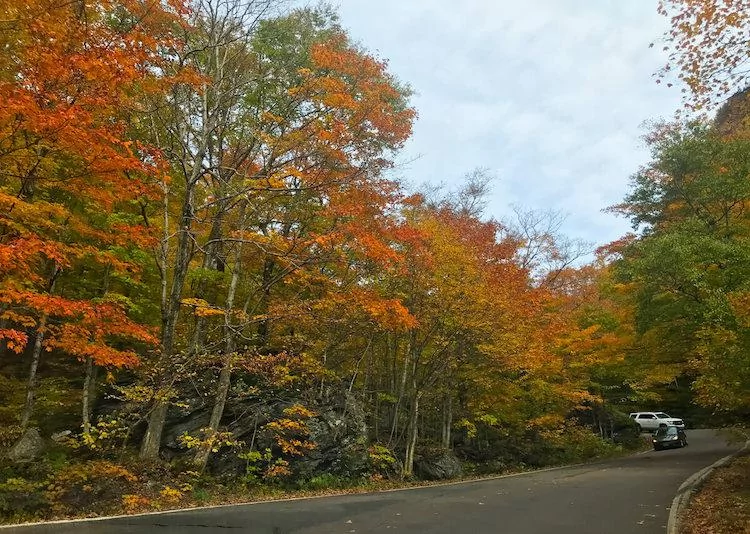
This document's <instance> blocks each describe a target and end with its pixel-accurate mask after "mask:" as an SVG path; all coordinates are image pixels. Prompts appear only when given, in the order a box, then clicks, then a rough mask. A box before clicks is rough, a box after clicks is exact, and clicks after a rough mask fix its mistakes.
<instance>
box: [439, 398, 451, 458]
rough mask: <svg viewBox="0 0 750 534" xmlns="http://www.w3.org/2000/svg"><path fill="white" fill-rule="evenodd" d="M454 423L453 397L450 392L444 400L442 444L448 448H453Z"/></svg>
mask: <svg viewBox="0 0 750 534" xmlns="http://www.w3.org/2000/svg"><path fill="white" fill-rule="evenodd" d="M452 425H453V397H452V396H451V395H450V394H448V395H446V396H445V399H444V400H443V432H442V436H441V437H442V440H441V441H442V445H443V448H444V449H446V450H450V448H451V426H452Z"/></svg>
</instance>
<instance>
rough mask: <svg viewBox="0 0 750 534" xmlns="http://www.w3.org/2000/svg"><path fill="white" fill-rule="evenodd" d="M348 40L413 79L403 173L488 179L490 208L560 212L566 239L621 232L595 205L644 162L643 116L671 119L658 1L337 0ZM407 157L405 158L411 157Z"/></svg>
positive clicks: (624, 226)
mask: <svg viewBox="0 0 750 534" xmlns="http://www.w3.org/2000/svg"><path fill="white" fill-rule="evenodd" d="M333 5H337V6H338V8H339V13H340V15H341V23H342V25H343V26H344V27H345V28H346V29H348V30H349V32H350V35H351V36H352V38H353V39H355V40H357V41H359V42H360V43H361V44H362V45H364V46H365V47H366V48H367V49H368V50H370V51H371V52H373V53H375V54H377V55H378V56H379V57H381V58H383V59H387V60H388V61H389V67H390V68H389V70H390V71H391V72H392V73H393V74H395V75H396V76H397V77H398V78H399V79H400V80H401V81H403V82H407V83H409V84H410V85H411V86H412V88H413V89H414V91H415V96H414V98H413V104H414V106H415V107H416V108H417V110H418V112H419V120H418V122H417V124H416V126H415V129H414V135H413V138H412V139H411V141H410V142H409V143H408V144H407V147H406V150H405V151H404V153H402V154H401V156H400V159H401V161H402V162H407V163H406V165H404V166H403V167H401V168H400V170H399V174H401V175H402V176H403V177H405V178H408V179H409V180H410V181H411V182H414V183H422V182H433V183H440V182H445V183H447V184H450V183H454V184H455V183H457V182H458V181H460V179H461V177H462V176H463V175H464V174H465V173H467V172H469V171H471V170H472V169H474V168H477V167H485V168H487V169H489V170H490V171H491V172H492V173H493V174H494V175H495V176H496V177H497V180H496V181H495V183H494V185H493V193H492V198H491V201H490V204H489V206H488V215H490V216H494V217H495V218H498V219H503V218H505V217H507V216H508V215H509V213H510V206H511V205H512V204H516V205H520V206H523V207H525V208H534V209H553V210H557V211H560V212H563V213H565V214H567V217H568V218H567V222H566V225H565V228H564V231H565V233H566V234H567V235H568V236H569V237H573V238H581V239H585V240H587V241H593V242H595V243H597V244H603V243H607V242H610V241H612V240H614V239H616V238H618V237H620V236H621V235H623V234H624V233H625V232H627V231H628V230H629V225H628V223H627V221H626V220H624V219H622V218H617V217H615V216H613V215H611V214H607V213H602V209H603V208H605V207H606V206H609V205H611V204H614V203H617V202H619V201H620V200H621V199H622V198H623V196H624V194H625V193H626V191H627V188H628V183H629V177H630V175H631V174H632V173H633V172H635V171H636V170H637V169H638V167H639V165H641V164H643V163H645V162H646V161H648V152H647V150H646V148H645V147H644V145H643V142H642V141H641V139H640V137H641V135H642V134H643V133H644V129H643V127H642V123H643V122H644V121H646V120H650V119H656V118H659V117H664V118H670V117H671V116H672V115H673V113H674V111H675V110H676V109H677V108H678V106H679V104H680V95H679V92H678V90H677V89H675V88H672V89H668V88H666V87H665V86H664V85H657V84H656V83H654V78H653V77H652V74H653V73H654V72H655V71H656V70H657V69H658V68H659V66H660V65H661V64H662V63H664V62H665V60H666V58H665V56H664V54H663V52H661V47H660V46H659V44H658V42H657V46H655V47H654V48H649V43H651V42H654V41H658V39H660V38H661V36H662V34H663V32H664V30H665V29H666V26H667V21H666V19H664V18H662V17H660V16H659V15H658V14H657V13H656V0H630V1H622V0H525V1H517V0H462V1H459V2H457V1H456V0H333ZM412 160H413V161H412Z"/></svg>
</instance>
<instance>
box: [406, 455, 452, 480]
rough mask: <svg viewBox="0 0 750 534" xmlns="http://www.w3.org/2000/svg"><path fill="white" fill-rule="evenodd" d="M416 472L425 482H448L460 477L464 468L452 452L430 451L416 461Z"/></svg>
mask: <svg viewBox="0 0 750 534" xmlns="http://www.w3.org/2000/svg"><path fill="white" fill-rule="evenodd" d="M414 472H415V473H416V474H417V476H418V477H419V478H422V479H425V480H447V479H451V478H457V477H460V476H461V475H462V474H463V467H462V466H461V462H460V461H459V459H458V458H456V457H455V456H454V454H453V453H452V452H451V451H446V450H441V449H437V450H429V451H424V452H422V453H421V454H420V455H419V456H418V457H416V458H415V459H414Z"/></svg>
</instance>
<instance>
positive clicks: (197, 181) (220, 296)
mask: <svg viewBox="0 0 750 534" xmlns="http://www.w3.org/2000/svg"><path fill="white" fill-rule="evenodd" d="M270 5H271V4H270V3H268V2H266V3H262V4H253V5H250V4H247V3H244V2H239V1H237V2H234V3H232V4H231V6H232V9H224V8H222V9H216V8H215V6H214V4H213V3H211V2H205V3H203V4H201V6H202V9H203V12H201V11H200V10H199V11H196V12H195V13H194V18H195V20H194V22H193V24H192V26H194V27H195V28H196V30H195V32H196V33H195V35H194V36H193V37H192V41H191V40H188V42H189V44H190V47H189V48H190V50H192V52H189V53H186V58H187V61H188V62H192V63H193V69H194V70H195V71H196V72H198V73H199V74H200V75H201V76H202V77H203V79H204V80H205V82H204V86H203V87H202V88H201V89H200V90H196V88H191V87H185V88H183V90H184V91H186V92H187V94H184V95H182V96H181V97H180V98H173V99H171V100H170V99H168V100H167V102H166V104H167V105H166V106H163V107H160V108H158V109H159V110H160V111H158V112H157V120H155V121H154V124H155V126H154V127H153V128H152V133H151V135H152V137H153V138H154V139H155V140H157V141H158V142H159V143H160V144H161V145H162V146H165V147H167V148H166V149H165V154H166V155H167V158H168V159H169V160H170V162H171V164H172V167H173V168H174V169H175V171H176V174H177V175H178V176H180V175H181V178H182V179H181V180H180V182H179V185H171V186H169V187H170V191H168V195H167V196H166V197H165V199H166V202H167V205H168V206H169V205H171V204H172V203H175V201H176V204H177V206H179V212H178V213H177V214H175V216H176V219H177V221H176V224H175V223H173V222H171V221H172V217H173V216H172V215H171V212H170V211H169V209H167V210H166V211H165V217H166V222H165V224H164V225H163V231H164V235H163V239H162V247H161V249H160V255H159V264H160V265H161V266H162V273H163V288H165V289H164V291H163V302H164V304H163V306H162V310H163V313H162V325H163V326H162V354H161V360H160V362H159V367H160V368H161V372H160V373H159V376H158V379H157V384H156V389H157V390H158V391H157V393H156V400H155V402H154V407H153V409H152V411H151V416H150V419H149V430H148V431H147V434H146V438H145V439H144V443H143V447H142V456H143V457H144V458H154V457H155V456H156V454H157V453H158V448H159V447H158V445H159V441H160V435H161V429H162V427H163V424H164V421H165V418H166V414H167V409H168V399H169V395H170V393H169V390H170V387H171V385H172V382H173V380H174V377H173V376H172V375H171V374H170V372H169V369H170V367H171V365H172V363H173V362H174V361H175V358H177V357H178V353H179V352H180V349H181V348H182V347H181V346H180V344H179V343H180V342H179V340H177V339H176V338H175V332H176V328H177V325H178V318H179V313H180V307H181V306H183V305H185V304H198V306H196V312H197V313H196V316H197V320H196V329H195V333H194V335H193V336H192V341H191V342H190V343H189V344H188V346H189V348H188V350H187V352H188V354H193V353H197V352H200V351H203V350H206V349H207V348H210V347H220V348H219V350H220V351H221V353H223V358H222V363H221V373H220V376H219V387H218V390H217V396H216V402H215V403H214V410H213V415H212V417H211V422H210V424H209V427H208V429H207V431H208V433H209V434H213V433H215V432H216V428H217V427H218V425H219V423H220V420H221V414H222V411H223V405H224V402H225V399H226V391H227V390H228V387H229V383H230V378H231V368H232V365H233V361H234V356H233V352H234V349H235V348H236V340H237V339H239V338H242V339H243V340H245V342H246V343H245V344H246V345H247V344H249V345H256V346H260V347H261V348H262V349H263V350H267V349H268V346H269V345H270V328H271V323H272V319H273V318H274V317H280V316H283V312H280V308H281V307H279V306H277V307H276V309H273V305H274V303H273V302H272V291H273V290H274V288H275V286H277V285H279V284H281V282H284V281H287V279H288V278H290V277H291V276H293V275H294V276H296V275H298V273H299V272H300V271H303V270H304V269H305V268H306V267H307V266H308V265H315V266H316V268H318V269H319V268H320V266H321V265H322V264H325V263H326V262H328V261H334V259H335V258H336V257H338V256H340V255H341V256H344V255H345V254H346V252H345V251H347V250H348V251H349V252H350V253H352V254H356V253H360V252H361V253H363V254H386V255H392V252H391V251H389V250H388V248H387V246H385V245H382V244H379V239H378V238H377V236H376V235H375V233H377V231H378V225H377V224H373V223H376V222H377V217H378V215H379V211H378V210H379V209H381V208H383V207H384V206H385V205H386V204H387V203H388V202H390V201H391V199H392V198H393V197H394V195H395V194H396V193H395V188H394V185H393V184H392V183H391V182H389V181H388V180H385V179H383V178H382V176H381V173H382V171H383V170H384V169H385V168H387V167H388V166H389V165H390V160H389V159H388V156H389V154H390V152H392V151H394V150H396V149H398V148H399V147H400V146H401V144H402V143H403V142H404V141H405V139H406V138H407V137H408V135H409V133H410V131H411V121H412V119H413V116H414V112H413V110H412V109H411V108H409V107H408V105H407V102H406V98H407V96H408V91H407V90H405V89H404V88H401V87H400V86H399V85H398V84H397V83H396V82H395V80H393V79H392V78H391V77H390V76H389V75H388V73H387V71H386V66H385V64H384V63H383V62H381V61H379V60H377V59H375V58H374V57H372V56H370V55H368V54H366V53H365V52H364V51H362V50H360V49H358V48H357V47H355V46H354V45H352V44H351V43H350V42H349V40H348V38H347V36H346V35H345V34H344V33H343V32H342V31H341V29H340V28H338V26H337V25H336V24H335V21H333V20H330V18H329V15H328V14H327V12H325V11H310V10H301V11H297V12H294V13H292V14H291V15H290V16H288V17H281V18H276V19H267V20H262V21H261V20H260V18H261V17H262V15H263V12H262V11H257V10H258V8H259V7H265V6H270ZM212 6H213V7H212ZM251 15H252V16H251ZM178 64H179V62H178ZM165 191H166V190H165ZM369 211H372V212H373V215H374V217H375V219H370V220H368V219H360V218H359V217H360V216H362V215H363V214H365V213H367V212H369ZM173 236H176V243H175V245H174V254H172V252H171V241H173V240H175V239H174V237H173ZM340 251H343V252H340ZM196 259H198V260H202V261H200V267H198V266H197V265H195V264H194V261H195V260H196ZM196 267H197V268H196ZM222 273H224V274H222ZM225 275H226V276H225ZM190 278H192V279H193V280H195V281H196V282H195V285H194V287H193V288H190V289H192V290H193V292H194V296H190V297H188V298H187V299H185V296H186V295H185V293H186V283H187V281H188V280H189V279H190ZM167 288H168V289H167ZM195 299H198V300H195ZM240 302H242V304H241V305H240ZM235 303H237V304H235ZM292 304H294V301H292ZM290 307H291V306H290ZM210 315H213V316H214V317H216V318H218V317H222V318H223V324H222V325H221V326H220V327H219V330H221V331H222V334H221V335H220V336H219V338H220V339H221V341H220V342H219V343H217V342H216V338H215V336H214V338H213V340H212V339H211V337H210V336H209V332H207V331H205V328H206V327H207V326H209V325H210V319H209V316H210ZM253 330H254V331H253ZM203 453H204V454H203V455H202V456H201V458H199V463H205V459H206V455H205V451H203Z"/></svg>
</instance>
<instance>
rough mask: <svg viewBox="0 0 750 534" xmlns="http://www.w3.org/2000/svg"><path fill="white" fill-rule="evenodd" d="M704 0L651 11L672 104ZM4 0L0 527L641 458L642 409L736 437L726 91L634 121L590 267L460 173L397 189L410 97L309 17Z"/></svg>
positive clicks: (735, 112) (736, 113)
mask: <svg viewBox="0 0 750 534" xmlns="http://www.w3.org/2000/svg"><path fill="white" fill-rule="evenodd" d="M714 3H715V2H708V1H706V2H696V1H692V0H690V1H688V0H684V1H682V2H679V1H676V0H675V1H671V2H664V5H663V6H662V9H663V10H664V11H665V14H667V13H671V12H672V11H677V12H678V13H679V14H680V15H679V16H681V17H683V18H682V19H679V21H678V22H680V23H681V24H682V25H680V24H678V23H675V24H674V26H673V27H674V28H675V29H674V31H673V33H672V34H670V36H668V37H669V39H671V42H673V43H674V44H675V55H674V61H675V62H676V64H677V65H678V66H679V65H683V66H685V70H683V71H681V72H683V75H684V76H685V79H686V80H687V81H688V83H689V85H690V87H691V88H692V89H693V90H694V94H695V95H696V98H695V100H693V101H691V105H692V106H694V107H700V106H706V105H708V104H707V101H706V98H708V97H707V96H706V95H708V94H711V93H710V91H708V90H703V88H705V87H710V83H711V80H710V79H708V80H706V79H703V78H701V77H700V76H699V74H700V73H698V74H696V73H694V72H692V71H690V70H688V67H690V68H692V67H693V65H694V63H693V62H690V61H686V60H684V58H685V57H688V56H689V54H690V53H695V50H696V48H695V47H693V48H691V41H690V40H689V39H688V37H685V36H692V37H691V38H695V35H694V34H695V32H694V31H692V30H690V28H687V29H686V28H685V27H684V26H685V24H687V23H685V22H684V21H686V20H688V21H689V20H697V21H698V22H696V24H699V25H700V24H703V22H701V21H705V20H706V18H705V17H706V14H705V13H703V12H702V11H700V9H702V8H705V9H708V7H710V6H708V4H714ZM725 4H727V3H726V2H721V5H722V6H724V5H725ZM0 6H2V10H1V11H2V16H0V26H1V27H2V31H1V32H0V46H2V54H0V101H1V102H3V105H2V106H0V517H2V518H3V519H4V520H6V521H20V520H25V519H30V518H51V517H61V516H67V515H82V514H83V515H85V514H101V513H115V512H123V511H125V512H133V511H140V510H149V509H160V508H169V507H175V506H179V505H186V504H196V503H206V502H225V501H232V500H237V499H244V498H255V497H258V496H263V495H275V494H278V492H281V491H287V490H289V489H301V490H320V489H327V488H351V487H370V486H368V485H372V484H388V483H392V482H394V483H395V481H403V480H406V481H410V480H415V479H440V478H450V477H458V476H462V475H477V474H484V473H498V472H504V471H507V470H512V469H523V468H528V467H540V466H545V465H555V464H560V463H565V462H571V461H579V460H582V459H589V458H594V457H599V456H605V455H610V454H617V453H622V452H623V451H626V450H629V449H632V448H637V447H639V446H640V445H641V444H642V443H641V441H640V440H639V438H638V436H637V433H636V432H635V431H634V428H633V425H632V422H630V420H629V418H628V417H627V412H629V411H634V410H636V409H651V408H652V407H658V409H664V410H672V409H673V410H674V411H675V413H676V414H679V415H682V416H683V417H685V418H686V419H687V420H688V421H690V422H691V423H693V424H696V425H699V424H701V423H702V422H703V421H704V420H706V418H707V417H708V416H710V417H711V418H712V420H713V421H717V420H720V421H721V422H723V423H724V424H733V423H736V422H742V421H743V420H744V421H745V422H746V421H747V418H748V415H750V311H749V310H750V308H749V307H748V305H750V213H748V208H750V181H749V180H748V176H750V137H748V135H747V133H748V132H750V130H748V128H747V124H746V123H747V120H748V114H746V113H745V112H744V111H743V109H744V108H743V106H744V105H746V95H745V93H740V94H739V95H738V96H737V97H736V98H735V99H733V100H732V101H730V105H728V106H727V107H725V108H724V109H723V110H722V111H721V112H720V113H719V115H718V117H719V118H718V119H717V120H714V119H709V118H705V119H695V118H693V119H691V120H689V121H687V120H685V121H682V122H678V123H670V124H659V125H657V126H656V127H654V129H653V130H652V132H651V133H650V134H649V137H648V141H649V144H650V146H651V148H652V154H653V158H652V161H651V163H650V164H648V165H647V166H645V167H643V168H642V169H640V170H638V171H637V172H636V173H635V174H634V176H633V183H632V187H631V189H630V192H629V193H628V195H627V197H626V198H625V199H623V201H622V203H621V204H619V205H617V206H614V207H612V208H610V209H611V210H612V211H615V212H617V213H619V214H621V215H623V216H625V217H627V218H629V219H630V220H631V222H632V224H633V229H634V232H633V233H632V234H629V235H628V236H624V237H623V238H622V239H621V240H618V241H617V242H615V243H611V244H609V245H606V246H603V247H601V248H599V249H598V250H597V251H596V252H595V253H594V251H593V250H592V248H590V247H588V246H587V245H586V244H585V243H580V242H578V241H576V240H574V239H570V238H568V237H566V236H564V235H562V234H561V232H560V228H561V225H562V219H561V217H560V216H559V215H557V214H555V213H552V212H534V211H525V210H523V209H521V208H519V209H517V210H516V213H515V217H513V218H512V220H508V221H498V220H495V219H493V218H492V217H490V216H489V215H488V214H487V213H485V211H484V207H485V199H486V196H487V195H488V193H489V191H490V189H489V188H490V187H491V180H490V179H489V178H488V176H487V175H486V174H485V173H484V172H483V171H469V172H467V175H466V176H465V178H464V180H463V183H462V185H461V186H460V187H458V188H457V189H455V190H450V191H444V190H433V191H415V190H413V189H411V188H410V187H408V186H407V185H406V184H407V180H408V179H409V177H408V176H402V170H401V169H400V168H399V167H398V165H397V164H396V162H397V161H398V155H399V150H400V149H401V148H402V146H403V144H404V142H405V141H406V140H407V139H408V138H409V136H410V134H411V128H412V124H413V121H414V120H415V118H416V116H417V111H418V110H415V109H414V108H413V107H412V106H411V104H410V89H409V86H408V84H407V82H408V80H403V81H402V80H397V79H395V78H394V77H393V76H392V75H391V74H390V73H389V72H388V68H387V64H386V62H385V61H384V60H382V59H380V58H377V57H375V56H374V55H372V54H371V53H369V52H368V51H367V50H366V49H365V48H363V46H362V45H360V44H357V43H355V42H353V41H352V39H351V38H350V37H349V36H348V35H347V33H346V32H345V31H344V30H343V29H342V27H341V26H340V25H339V23H338V21H337V18H336V14H335V12H334V11H333V10H331V9H329V8H326V7H318V8H304V9H298V10H294V11H283V10H282V9H281V8H282V4H281V3H280V2H276V1H275V0H193V1H181V0H75V1H73V2H67V3H60V2H54V1H52V0H24V1H17V0H3V1H2V2H0ZM707 6H708V7H707ZM726 9H730V10H731V6H729V7H727V8H726ZM680 10H681V11H680ZM711 13H717V12H716V11H712V12H711ZM716 16H718V15H716ZM691 17H692V18H691ZM701 17H703V18H702V19H701ZM709 20H712V19H709ZM722 20H724V21H726V20H728V19H726V17H724V18H723V19H722ZM735 22H736V24H739V25H740V26H737V27H739V28H745V29H747V27H748V26H749V25H748V21H747V17H741V16H738V18H737V20H736V21H735ZM733 24H734V22H733ZM743 24H744V26H742V25H743ZM700 27H701V28H704V27H706V28H708V27H707V26H705V25H704V26H700ZM720 30H721V28H719V29H718V30H717V29H716V28H713V27H711V28H709V29H707V30H706V31H720ZM680 32H684V33H680ZM683 37H684V39H683ZM727 53H729V52H727ZM735 53H736V54H737V56H736V57H741V58H744V57H745V55H746V54H747V46H746V47H745V48H744V49H741V50H739V51H737V52H735ZM711 57H714V56H711ZM699 60H702V61H705V60H704V59H701V58H698V59H697V60H695V61H699ZM681 61H683V63H680V62H681ZM701 72H702V71H701ZM745 82H746V80H744V79H743V78H742V75H741V73H740V74H738V75H737V77H736V78H735V79H733V81H732V83H733V84H734V85H733V86H732V87H734V89H735V90H737V89H741V88H742V87H744V84H745ZM727 87H729V86H727ZM603 208H604V207H603ZM592 258H593V259H592ZM717 418H718V419H717Z"/></svg>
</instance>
